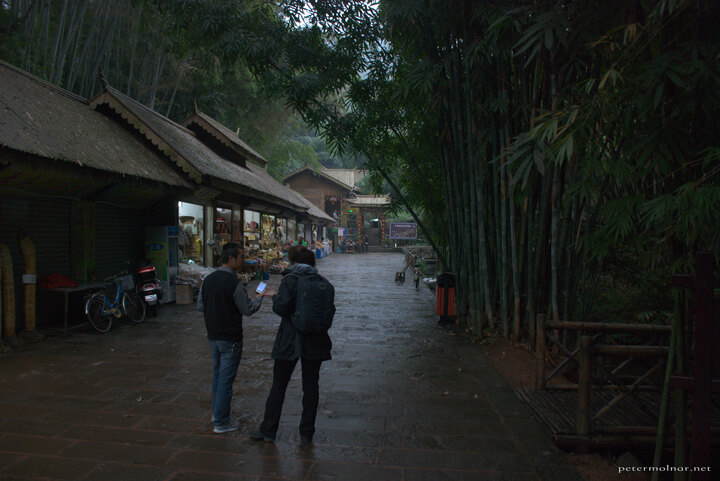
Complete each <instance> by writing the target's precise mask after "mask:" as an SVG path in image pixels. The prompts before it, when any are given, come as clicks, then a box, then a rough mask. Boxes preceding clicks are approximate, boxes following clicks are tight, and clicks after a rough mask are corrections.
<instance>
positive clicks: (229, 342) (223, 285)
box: [197, 243, 274, 433]
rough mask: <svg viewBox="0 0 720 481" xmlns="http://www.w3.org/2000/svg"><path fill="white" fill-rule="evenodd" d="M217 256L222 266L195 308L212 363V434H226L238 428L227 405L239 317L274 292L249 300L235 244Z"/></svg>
mask: <svg viewBox="0 0 720 481" xmlns="http://www.w3.org/2000/svg"><path fill="white" fill-rule="evenodd" d="M220 255H221V262H222V266H221V267H220V268H219V269H218V270H216V271H215V272H213V273H212V274H210V275H208V276H207V277H206V278H205V279H204V280H203V283H202V285H201V286H200V293H199V294H198V303H197V307H198V310H199V311H201V312H202V313H203V316H204V317H205V328H206V329H207V338H208V340H209V342H210V351H211V353H212V359H213V380H212V410H213V423H214V424H215V426H214V428H213V432H215V433H226V432H229V431H235V430H237V429H238V427H239V423H238V422H237V421H235V420H232V419H230V403H231V402H232V394H233V393H232V386H233V382H234V381H235V375H236V374H237V369H238V366H239V365H240V358H241V357H242V341H243V334H242V316H243V315H245V316H249V315H252V314H253V313H254V312H256V311H257V310H258V309H260V306H261V305H262V298H263V296H266V295H272V294H274V291H271V290H266V291H265V292H263V293H262V294H260V295H259V296H257V297H256V298H255V299H253V300H250V299H249V298H248V295H247V291H246V290H245V286H243V284H242V282H240V280H239V279H238V277H237V271H239V270H240V268H241V267H242V265H243V262H244V257H243V251H242V249H241V248H240V246H239V244H236V243H229V244H225V245H224V246H223V250H222V253H221V254H220Z"/></svg>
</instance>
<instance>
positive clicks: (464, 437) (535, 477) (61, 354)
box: [0, 253, 578, 481]
mask: <svg viewBox="0 0 720 481" xmlns="http://www.w3.org/2000/svg"><path fill="white" fill-rule="evenodd" d="M402 265H403V257H402V255H399V254H384V253H368V254H360V255H332V256H330V257H328V258H325V259H321V260H319V261H318V267H319V269H320V272H321V273H322V274H323V275H325V276H326V277H328V278H329V279H330V280H331V281H332V282H333V283H334V285H335V287H336V304H337V307H338V310H337V313H336V316H335V322H334V325H333V328H332V330H331V331H330V335H331V337H332V340H333V352H332V354H333V360H332V361H329V362H326V363H323V366H322V369H321V373H320V408H319V411H318V417H317V426H316V428H317V431H316V433H315V436H314V438H313V443H312V444H309V445H303V444H301V443H300V439H299V433H298V423H299V419H300V414H301V411H302V405H301V398H302V388H301V375H300V370H299V369H296V372H295V373H294V374H293V376H292V379H291V382H290V385H289V387H288V391H287V396H286V402H285V406H284V412H283V417H282V419H281V422H280V430H279V431H278V437H277V442H276V443H275V444H271V443H264V442H260V443H258V442H255V441H251V440H249V439H248V433H249V431H250V430H252V429H255V428H257V426H258V425H259V424H260V421H261V420H262V415H263V409H264V404H265V400H266V399H267V395H268V391H269V389H270V384H271V380H272V368H273V361H272V359H271V358H270V352H271V350H272V344H273V341H274V338H275V332H276V330H277V326H278V323H279V319H278V317H277V316H276V315H274V314H273V313H272V310H271V308H270V306H269V303H268V302H266V305H264V306H263V307H262V308H261V309H260V311H258V312H257V313H255V314H254V315H253V316H250V317H246V318H245V319H244V320H243V324H244V331H245V340H244V346H243V359H242V362H241V364H240V368H239V370H238V376H237V379H236V382H235V386H234V397H233V402H232V411H233V416H234V417H237V418H239V420H240V421H241V428H240V430H239V431H236V432H232V433H226V434H222V435H216V434H212V433H211V430H212V424H211V423H210V415H211V412H210V403H211V395H210V382H211V359H210V351H209V347H208V342H207V339H206V336H205V332H204V323H203V320H202V316H201V314H200V313H199V312H198V311H197V310H196V309H195V306H193V305H174V304H171V305H163V306H161V308H160V309H159V315H158V317H156V318H151V319H148V320H147V321H146V322H145V323H143V324H138V325H135V324H132V323H127V322H122V321H121V322H119V323H118V324H117V326H113V329H112V330H111V331H110V332H109V333H107V334H104V335H98V334H95V333H93V332H91V331H90V330H81V331H79V332H75V333H73V334H71V335H68V336H56V337H51V338H49V339H47V340H46V341H44V342H42V343H39V344H34V345H30V346H27V347H24V348H22V349H18V350H16V351H12V352H10V353H9V354H5V355H2V357H1V358H0V362H2V369H1V370H0V392H2V393H3V395H2V398H1V399H0V433H2V434H0V479H3V478H6V479H38V478H50V479H104V480H113V479H138V480H143V479H158V480H162V481H171V480H172V481H195V480H203V481H206V480H215V479H227V480H237V481H259V480H262V481H270V480H273V481H278V480H292V481H294V480H297V481H300V480H315V481H319V480H324V481H326V480H338V481H355V480H358V481H395V480H397V481H424V480H428V481H430V480H432V481H444V480H453V481H464V480H466V479H468V480H473V481H474V480H491V481H492V480H499V481H516V480H520V479H522V480H526V479H527V480H531V481H551V480H556V479H557V480H560V479H562V480H563V481H565V480H570V481H573V480H575V479H578V478H577V474H576V473H575V472H574V470H573V469H572V468H571V467H570V466H569V465H568V463H567V462H565V460H564V457H563V455H562V453H560V452H559V451H558V450H557V449H555V448H554V446H553V444H552V441H551V440H550V438H549V436H548V435H547V433H545V432H544V431H543V429H542V428H541V427H540V425H539V424H538V423H537V422H536V421H535V420H534V419H532V417H531V416H530V414H529V412H528V411H527V410H526V409H525V408H524V406H523V405H522V403H521V402H520V401H519V400H518V399H517V397H516V396H515V395H514V393H513V392H512V390H511V389H510V388H509V387H508V386H507V384H505V382H504V381H503V380H502V378H501V377H500V375H499V374H498V373H497V371H495V369H494V368H493V367H492V366H491V365H490V363H489V362H488V360H487V359H486V358H485V357H484V354H483V353H482V350H480V349H478V347H477V345H475V344H473V343H472V342H471V341H469V340H468V339H467V338H466V337H464V335H463V329H462V327H461V326H453V325H450V326H439V325H438V324H437V322H436V319H435V315H434V313H433V312H434V298H433V294H432V293H431V292H430V291H429V290H427V289H425V288H424V287H423V288H421V289H418V290H416V289H415V288H414V286H413V285H412V283H408V284H405V285H401V286H399V285H396V284H395V283H394V274H395V272H396V271H398V270H400V269H401V268H402ZM279 282H280V278H279V276H272V277H271V279H270V283H269V284H270V287H271V288H277V287H278V285H279ZM253 288H254V283H251V284H250V286H249V289H253ZM7 446H11V448H8V447H7ZM545 453H547V454H545Z"/></svg>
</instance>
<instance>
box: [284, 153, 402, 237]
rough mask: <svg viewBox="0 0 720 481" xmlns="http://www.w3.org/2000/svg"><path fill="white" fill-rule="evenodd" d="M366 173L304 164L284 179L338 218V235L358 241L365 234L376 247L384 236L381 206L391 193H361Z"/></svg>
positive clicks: (384, 228) (297, 190) (387, 202)
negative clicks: (316, 167) (318, 168)
mask: <svg viewBox="0 0 720 481" xmlns="http://www.w3.org/2000/svg"><path fill="white" fill-rule="evenodd" d="M365 175H366V171H364V170H358V169H327V168H325V167H322V168H321V169H320V170H314V169H313V168H311V167H310V166H305V167H303V168H301V169H298V170H296V171H294V172H291V173H290V174H288V175H287V176H285V179H284V182H285V184H286V185H287V186H289V187H290V188H291V189H293V190H294V191H296V192H299V193H300V194H302V196H303V197H305V198H306V199H308V200H309V201H310V202H312V203H313V204H315V205H316V206H317V207H319V208H321V209H323V210H324V211H325V213H326V214H327V215H329V216H330V217H333V218H335V219H337V223H338V226H337V227H338V230H339V231H340V232H339V234H338V235H340V233H342V234H344V235H345V236H347V237H348V238H351V239H353V240H358V239H360V238H361V236H364V235H366V234H367V236H368V241H369V244H370V245H371V246H372V245H375V246H378V245H382V244H383V243H384V241H385V239H386V237H387V229H386V226H385V212H384V209H385V208H386V207H387V206H388V205H389V204H390V196H388V195H364V194H362V193H361V191H360V188H359V187H358V183H359V182H360V181H361V180H362V178H363V177H365ZM331 232H332V233H333V237H334V231H332V229H331Z"/></svg>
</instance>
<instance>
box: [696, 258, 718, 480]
mask: <svg viewBox="0 0 720 481" xmlns="http://www.w3.org/2000/svg"><path fill="white" fill-rule="evenodd" d="M713 267H714V262H713V256H712V254H710V253H709V252H700V253H698V255H697V258H696V265H695V269H696V276H695V326H694V330H693V333H694V335H693V341H694V344H695V355H694V362H693V371H694V375H693V378H694V379H693V381H694V382H693V407H692V431H691V446H692V456H691V458H692V460H691V462H692V465H693V466H694V467H705V466H710V408H711V406H712V403H711V396H712V356H713V354H712V350H713V345H712V342H713V335H712V333H713ZM715 348H716V349H718V348H720V346H715ZM693 480H697V481H700V480H708V481H709V480H710V473H708V472H700V473H694V474H693Z"/></svg>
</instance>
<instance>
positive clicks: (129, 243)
mask: <svg viewBox="0 0 720 481" xmlns="http://www.w3.org/2000/svg"><path fill="white" fill-rule="evenodd" d="M144 257H145V217H144V213H143V211H141V210H135V209H126V208H122V207H118V206H115V205H111V204H104V203H100V202H98V203H97V204H96V210H95V268H96V270H97V272H98V275H100V276H103V277H107V276H110V275H113V274H116V273H118V272H121V271H124V270H126V269H127V268H128V265H127V262H128V261H129V262H130V269H131V271H132V270H133V269H134V268H135V267H137V265H138V263H139V262H140V261H141V260H142V259H143V258H144Z"/></svg>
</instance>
